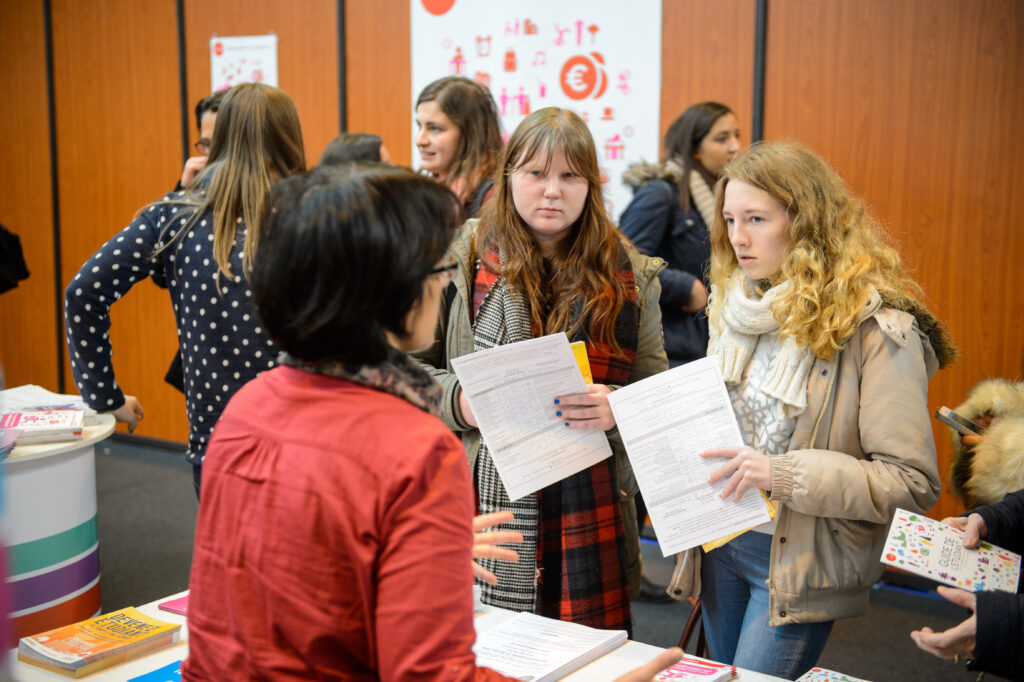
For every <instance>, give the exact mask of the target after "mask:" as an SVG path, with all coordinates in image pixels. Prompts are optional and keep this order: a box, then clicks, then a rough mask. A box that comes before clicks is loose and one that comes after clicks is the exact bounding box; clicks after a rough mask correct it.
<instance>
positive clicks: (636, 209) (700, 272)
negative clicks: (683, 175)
mask: <svg viewBox="0 0 1024 682" xmlns="http://www.w3.org/2000/svg"><path fill="white" fill-rule="evenodd" d="M624 179H625V182H626V183H627V184H631V185H633V186H634V189H633V200H632V201H631V202H630V203H629V206H627V207H626V210H625V211H623V212H622V217H621V218H620V220H619V230H621V231H622V233H623V234H624V235H626V237H628V238H629V239H630V241H632V242H633V244H634V245H635V246H636V248H637V249H638V250H639V251H640V252H641V253H644V254H647V255H648V256H657V257H659V258H662V259H664V260H665V262H667V263H668V267H667V268H666V269H664V270H662V271H661V274H660V275H658V279H659V280H660V281H661V322H662V328H663V329H664V332H665V352H666V353H667V354H668V361H669V365H670V366H672V367H675V366H677V365H682V364H685V363H687V362H690V361H692V360H697V359H699V358H703V357H704V356H705V355H707V348H708V320H707V316H706V314H705V312H704V311H703V310H702V311H700V312H697V313H688V312H686V311H684V310H683V306H684V305H686V304H687V303H688V302H689V300H690V292H691V290H692V289H693V282H694V280H695V279H698V278H699V279H701V280H702V281H703V282H704V285H705V287H707V286H708V280H707V268H708V262H709V260H710V258H711V242H710V240H709V237H708V228H707V226H706V225H705V224H704V220H703V219H702V218H701V216H700V213H699V212H698V211H697V208H696V207H695V206H692V205H691V207H690V209H689V210H685V209H684V208H683V206H682V204H681V203H680V202H679V186H678V185H677V184H676V180H675V178H674V177H673V176H672V174H671V171H670V170H667V169H665V168H664V167H663V166H658V165H654V164H638V165H635V166H632V167H631V168H630V169H629V171H627V173H626V175H625V176H624Z"/></svg>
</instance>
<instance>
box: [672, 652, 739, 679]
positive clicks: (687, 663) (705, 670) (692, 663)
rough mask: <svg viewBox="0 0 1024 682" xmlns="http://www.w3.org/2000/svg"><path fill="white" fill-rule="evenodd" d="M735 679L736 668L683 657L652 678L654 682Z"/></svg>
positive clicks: (701, 659) (691, 657)
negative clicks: (664, 681) (665, 681)
mask: <svg viewBox="0 0 1024 682" xmlns="http://www.w3.org/2000/svg"><path fill="white" fill-rule="evenodd" d="M734 677H736V666H734V665H727V664H725V663H715V662H714V661H705V660H704V659H703V658H694V657H693V656H687V655H684V656H683V660H681V661H679V662H678V663H676V664H674V665H671V666H669V667H668V668H666V669H664V670H662V671H661V672H660V673H658V674H657V675H655V676H654V680H655V682H663V680H674V681H675V682H723V681H724V680H731V679H733V678H734Z"/></svg>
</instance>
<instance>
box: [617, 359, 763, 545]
mask: <svg viewBox="0 0 1024 682" xmlns="http://www.w3.org/2000/svg"><path fill="white" fill-rule="evenodd" d="M608 402H609V403H610V404H611V408H612V413H613V414H614V415H615V421H616V423H617V424H618V426H619V433H620V434H621V435H622V442H623V443H624V444H625V446H626V454H627V455H628V456H629V461H630V463H631V464H632V465H633V471H634V472H635V473H636V478H637V482H638V483H639V484H640V492H641V493H643V496H644V501H645V502H646V503H647V512H648V513H649V514H650V515H651V523H653V524H654V531H655V533H657V535H658V542H659V544H660V545H661V551H662V553H663V554H664V555H665V556H670V555H672V554H675V553H677V552H682V551H683V550H686V549H689V548H691V547H696V546H697V545H700V544H703V543H705V542H709V541H711V540H715V539H718V538H721V537H723V536H725V535H729V534H730V533H735V532H737V531H742V530H746V529H748V528H752V527H754V526H758V525H760V524H762V523H766V522H767V521H768V520H769V519H770V516H769V512H768V504H767V502H765V499H764V497H763V496H762V495H761V493H760V491H759V489H757V488H753V489H749V490H747V491H746V493H744V495H743V497H742V498H741V499H740V501H739V502H733V500H732V496H731V495H730V496H729V498H728V499H725V500H723V499H721V498H720V497H719V495H720V494H721V492H722V489H723V488H724V487H725V485H726V484H727V481H728V479H725V480H722V481H719V482H718V483H716V484H715V485H711V484H709V483H708V478H710V477H711V474H712V473H713V472H714V471H715V470H716V469H718V468H719V467H721V466H722V465H723V464H725V462H726V460H725V459H722V458H712V459H702V458H701V457H700V453H701V452H703V451H704V450H708V449H710V448H716V447H728V446H734V445H735V446H741V445H743V436H742V435H740V429H739V426H738V425H737V423H736V415H735V414H734V413H733V410H732V403H731V402H730V401H729V393H728V391H726V388H725V382H724V381H723V380H722V373H721V372H720V371H719V369H718V365H717V364H716V361H715V359H714V358H703V359H701V360H696V361H694V362H691V363H689V364H686V365H682V366H680V367H676V368H674V369H670V370H668V371H667V372H662V373H661V374H656V375H654V376H652V377H648V378H647V379H644V380H643V381H638V382H637V383H635V384H630V385H629V386H625V387H623V388H620V389H619V390H617V391H615V392H614V393H612V394H610V395H609V396H608Z"/></svg>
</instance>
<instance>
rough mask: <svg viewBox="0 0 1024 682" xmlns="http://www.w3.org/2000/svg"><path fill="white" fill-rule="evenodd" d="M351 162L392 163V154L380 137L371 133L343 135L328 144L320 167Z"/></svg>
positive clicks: (321, 158) (321, 157)
mask: <svg viewBox="0 0 1024 682" xmlns="http://www.w3.org/2000/svg"><path fill="white" fill-rule="evenodd" d="M350 161H380V162H383V163H391V154H390V153H389V152H388V148H387V147H385V146H384V141H383V140H381V138H380V135H373V134H371V133H342V134H341V135H338V136H337V137H336V138H334V139H333V140H331V141H330V142H329V143H327V146H326V147H325V148H324V153H323V154H322V155H321V156H320V165H321V166H327V165H332V164H339V163H348V162H350Z"/></svg>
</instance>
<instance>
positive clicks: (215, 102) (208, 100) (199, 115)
mask: <svg viewBox="0 0 1024 682" xmlns="http://www.w3.org/2000/svg"><path fill="white" fill-rule="evenodd" d="M227 92H228V91H227V90H218V91H217V92H215V93H213V94H212V95H210V96H209V97H204V98H202V99H201V100H199V101H198V102H196V128H199V129H202V127H203V114H206V113H212V114H216V113H217V112H218V111H220V103H221V101H223V99H224V95H226V94H227Z"/></svg>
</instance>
